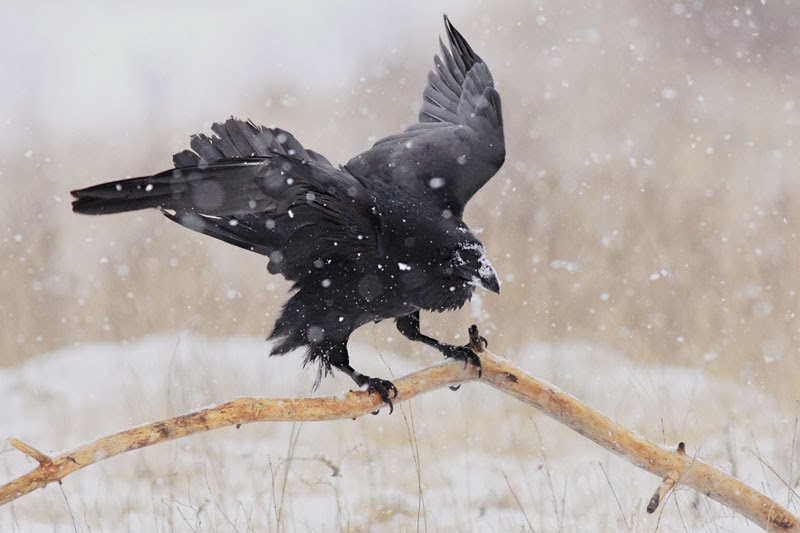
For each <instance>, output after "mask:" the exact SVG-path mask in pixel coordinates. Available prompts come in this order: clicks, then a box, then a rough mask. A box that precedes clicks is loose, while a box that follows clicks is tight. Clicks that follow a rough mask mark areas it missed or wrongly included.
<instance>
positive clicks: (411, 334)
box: [394, 311, 481, 376]
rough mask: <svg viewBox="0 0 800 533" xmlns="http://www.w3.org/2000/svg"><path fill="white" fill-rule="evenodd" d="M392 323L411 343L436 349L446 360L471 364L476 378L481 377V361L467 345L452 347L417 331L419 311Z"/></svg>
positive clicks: (396, 319)
mask: <svg viewBox="0 0 800 533" xmlns="http://www.w3.org/2000/svg"><path fill="white" fill-rule="evenodd" d="M394 321H395V324H396V325H397V330H398V331H399V332H400V333H402V334H403V335H405V336H406V337H408V338H409V339H411V340H412V341H419V342H422V343H424V344H427V345H428V346H430V347H432V348H436V349H437V350H439V351H440V352H442V353H443V354H444V356H445V357H447V358H452V359H458V360H459V361H464V365H466V364H467V363H472V364H473V365H475V366H476V367H478V376H480V375H481V359H480V357H478V355H477V354H476V353H475V352H474V351H473V350H472V348H470V346H469V344H467V345H466V346H454V345H452V344H447V343H446V342H441V341H438V340H436V339H434V338H433V337H428V336H427V335H423V334H422V332H421V331H420V330H419V311H415V312H414V313H411V314H410V315H405V316H401V317H398V318H395V319H394Z"/></svg>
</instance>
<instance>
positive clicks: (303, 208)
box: [72, 119, 378, 281]
mask: <svg viewBox="0 0 800 533" xmlns="http://www.w3.org/2000/svg"><path fill="white" fill-rule="evenodd" d="M212 130H213V131H214V132H215V133H216V134H217V135H215V136H212V137H208V136H205V135H196V136H193V137H192V142H191V147H192V149H193V151H188V150H186V151H183V152H180V153H178V154H175V156H174V158H173V159H174V161H175V166H176V168H174V169H171V170H167V171H165V172H161V173H159V174H156V175H154V176H147V177H141V178H130V179H125V180H119V181H114V182H109V183H104V184H101V185H96V186H94V187H89V188H86V189H82V190H79V191H73V192H72V194H73V196H75V198H76V200H75V201H74V202H73V210H74V211H76V212H79V213H86V214H108V213H117V212H122V211H132V210H136V209H144V208H148V207H155V208H158V209H160V210H161V211H162V212H163V213H164V215H166V216H167V217H168V218H169V219H170V220H172V221H174V222H177V223H178V224H181V225H182V226H185V227H187V228H189V229H192V230H194V231H198V232H200V233H204V234H206V235H210V236H212V237H215V238H217V239H220V240H223V241H225V242H228V243H230V244H234V245H236V246H239V247H242V248H245V249H248V250H251V251H253V252H256V253H259V254H262V255H265V256H267V257H269V260H270V261H269V270H270V272H272V273H280V274H283V275H284V276H285V277H286V278H287V279H289V280H293V281H295V280H297V279H299V278H300V277H302V276H303V275H304V274H307V273H308V272H309V271H311V270H313V269H315V268H316V269H322V268H324V267H325V266H326V265H327V264H330V263H333V262H335V263H341V262H352V261H354V260H356V258H358V257H359V255H360V254H364V253H371V252H374V251H375V250H376V249H377V246H378V244H377V238H376V230H375V221H374V217H375V215H374V213H373V209H372V208H373V200H372V196H371V194H370V193H369V191H368V190H367V189H366V188H365V187H364V185H363V184H362V183H361V182H360V181H359V180H357V179H356V178H355V177H353V176H352V175H350V174H348V173H347V172H345V171H342V170H340V169H337V168H334V167H333V166H332V165H331V164H330V163H329V162H328V160H327V159H325V158H324V157H322V156H321V155H319V154H317V153H316V152H313V151H311V150H307V149H305V148H304V147H303V146H302V145H301V144H300V143H299V142H298V141H297V140H296V139H295V138H294V137H293V136H292V135H291V134H289V133H288V132H285V131H283V130H279V129H270V128H264V127H258V126H255V125H254V124H252V123H251V122H243V121H240V120H236V119H229V120H228V121H227V122H225V123H224V124H214V126H212Z"/></svg>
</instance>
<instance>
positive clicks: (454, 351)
mask: <svg viewBox="0 0 800 533" xmlns="http://www.w3.org/2000/svg"><path fill="white" fill-rule="evenodd" d="M444 356H445V357H447V358H448V359H457V360H459V361H463V362H464V368H466V367H467V365H468V364H469V363H472V364H473V365H474V366H475V367H476V368H477V369H478V377H481V374H482V373H483V368H482V367H481V358H480V357H478V354H476V353H475V352H474V351H473V350H472V348H470V347H469V345H466V346H449V347H447V348H446V349H445V350H444Z"/></svg>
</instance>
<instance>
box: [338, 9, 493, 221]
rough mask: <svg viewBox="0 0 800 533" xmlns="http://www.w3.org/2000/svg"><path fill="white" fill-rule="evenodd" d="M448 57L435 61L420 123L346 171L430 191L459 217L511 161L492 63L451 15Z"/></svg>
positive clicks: (381, 144) (447, 23) (353, 162)
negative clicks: (462, 31)
mask: <svg viewBox="0 0 800 533" xmlns="http://www.w3.org/2000/svg"><path fill="white" fill-rule="evenodd" d="M444 23H445V27H446V29H447V36H448V40H449V43H450V47H449V49H448V48H446V47H445V46H444V44H443V43H442V42H441V40H440V41H439V44H440V47H441V51H442V55H441V57H440V56H438V55H437V56H435V57H434V64H435V68H434V70H432V71H431V72H430V73H429V74H428V85H427V87H425V91H424V93H423V102H422V109H421V110H420V113H419V123H417V124H415V125H413V126H411V127H410V128H408V129H407V130H406V131H404V132H403V133H400V134H398V135H392V136H390V137H386V138H384V139H381V140H379V141H378V142H377V143H375V145H374V146H373V147H372V148H370V149H369V150H367V151H366V152H364V153H362V154H360V155H358V156H356V157H354V158H353V159H351V160H350V161H349V162H348V163H347V165H345V167H346V168H347V170H349V171H350V172H352V173H353V174H355V175H357V176H363V177H366V178H370V179H392V180H398V181H400V182H403V184H404V185H406V186H410V187H426V188H428V189H430V190H431V193H432V194H434V195H437V196H438V197H439V198H440V199H441V201H442V203H443V205H445V206H446V207H448V208H449V209H450V210H451V211H453V212H454V213H458V214H460V213H461V212H462V211H463V209H464V206H465V205H466V203H467V201H468V200H469V199H470V198H471V197H472V195H473V194H475V192H477V191H478V189H480V188H481V187H482V186H483V184H484V183H486V182H487V181H488V180H489V178H491V177H492V176H494V174H495V173H496V172H497V171H498V170H499V169H500V167H501V166H502V164H503V161H504V160H505V142H504V139H503V117H502V112H501V108H500V95H499V94H498V92H497V91H496V90H495V88H494V81H493V80H492V75H491V73H490V72H489V67H487V66H486V63H484V62H483V60H482V59H481V58H480V57H479V56H478V55H477V54H476V53H475V52H474V51H473V50H472V48H471V47H470V45H469V44H468V43H467V41H466V40H465V39H464V37H463V36H462V35H461V34H460V33H459V32H458V31H457V30H456V29H455V28H454V27H453V25H452V24H450V20H449V19H448V18H447V16H446V15H445V17H444Z"/></svg>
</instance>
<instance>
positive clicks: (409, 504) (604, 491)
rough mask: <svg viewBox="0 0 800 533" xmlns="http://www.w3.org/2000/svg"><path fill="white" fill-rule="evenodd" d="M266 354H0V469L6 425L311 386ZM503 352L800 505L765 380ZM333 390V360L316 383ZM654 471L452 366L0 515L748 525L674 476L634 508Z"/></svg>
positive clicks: (78, 423) (158, 452) (286, 525)
mask: <svg viewBox="0 0 800 533" xmlns="http://www.w3.org/2000/svg"><path fill="white" fill-rule="evenodd" d="M266 353H267V345H266V344H265V343H264V341H262V340H260V339H249V338H238V339H231V340H226V341H220V340H209V339H203V338H199V337H194V336H191V335H189V334H181V333H164V334H161V335H158V336H153V337H150V338H147V339H144V340H142V341H140V342H136V343H130V344H98V345H91V346H84V347H79V348H68V349H63V350H60V351H57V352H54V353H51V354H48V355H45V356H41V357H38V358H35V359H32V360H30V361H28V362H27V363H25V364H24V365H22V366H20V367H18V368H11V369H6V370H2V371H0V398H2V399H3V409H2V410H0V438H2V439H3V444H1V445H0V482H5V481H8V480H10V479H12V478H13V477H15V476H17V475H20V474H22V473H24V472H26V471H27V470H29V469H30V468H32V467H33V466H34V463H33V462H32V461H31V460H29V459H28V458H26V457H24V456H23V455H22V454H20V453H19V452H17V451H16V450H13V449H12V448H11V447H10V446H9V445H8V444H7V443H6V442H5V439H6V438H7V437H15V438H18V439H20V440H22V441H24V442H26V443H28V444H31V445H32V446H34V447H37V448H39V449H41V450H43V451H46V452H57V451H63V450H66V449H70V448H73V447H76V446H78V445H80V444H81V443H84V442H86V441H90V440H93V439H95V438H98V437H101V436H104V435H106V434H108V433H112V432H114V431H117V430H120V429H124V428H126V427H129V426H131V425H135V424H140V423H144V422H148V421H153V420H156V419H160V418H162V417H166V416H170V415H175V414H180V413H182V412H185V411H188V410H190V409H193V408H196V407H201V406H205V405H208V404H211V403H218V402H222V401H225V400H228V399H232V398H234V397H237V396H246V395H256V396H270V397H273V396H276V397H279V396H295V395H308V394H310V393H311V391H310V384H311V382H312V381H313V376H312V374H311V371H303V370H302V369H301V365H300V362H299V357H298V356H288V357H283V358H268V357H266ZM424 355H430V358H431V359H430V360H431V361H433V360H435V358H436V355H435V354H433V353H430V354H428V353H427V352H424ZM503 355H505V356H506V357H508V358H509V359H511V360H512V361H514V362H515V363H516V364H518V365H519V366H521V367H523V368H524V369H525V370H527V371H529V372H531V373H534V374H535V375H537V376H539V377H542V378H545V379H548V380H550V381H552V382H554V383H555V384H557V385H559V386H560V387H562V388H563V389H565V390H567V391H569V392H571V393H573V394H575V395H576V396H578V397H579V398H581V399H582V400H584V401H586V402H588V403H589V404H590V405H592V406H594V407H596V408H598V409H600V410H601V411H603V412H605V413H606V414H608V415H610V416H612V417H614V418H615V419H617V420H618V421H620V422H621V423H623V424H625V425H627V426H628V427H630V428H632V429H635V430H636V431H638V432H640V433H642V434H644V435H646V436H648V437H649V438H651V439H653V440H656V441H658V442H665V443H667V444H670V445H674V444H675V443H677V442H678V441H679V440H683V441H685V442H686V443H687V451H688V452H689V453H691V454H697V455H698V456H699V457H701V458H702V459H704V460H706V461H708V462H710V463H712V464H715V465H717V466H718V467H721V468H722V469H724V470H726V471H729V472H733V473H734V474H735V475H736V476H737V477H740V478H742V479H743V480H745V481H746V482H747V483H749V484H751V485H753V486H755V487H757V488H759V489H760V490H762V491H764V492H766V493H767V494H768V495H770V496H772V497H774V498H776V499H777V501H778V502H780V503H782V504H784V505H787V504H788V506H789V509H790V510H792V511H793V512H797V511H798V498H797V497H796V496H793V497H789V496H788V491H787V489H786V486H785V485H784V484H783V483H782V482H781V481H780V479H779V478H778V477H777V476H776V475H775V473H777V474H778V475H780V477H781V478H783V479H791V482H794V477H796V476H797V471H798V470H800V468H798V467H797V465H796V464H795V465H793V464H792V461H793V459H792V457H793V456H792V453H791V447H792V445H793V443H794V440H795V435H796V432H797V428H796V422H795V417H796V413H794V412H782V411H781V410H780V408H779V407H778V405H777V404H776V403H775V402H774V401H773V400H772V399H771V398H769V397H768V395H767V394H765V393H763V392H759V391H757V390H750V389H749V388H745V389H744V390H743V389H742V388H741V387H740V386H739V385H737V384H734V383H731V382H726V381H722V380H720V379H717V378H714V377H712V376H709V375H707V374H705V373H703V372H696V371H690V370H687V369H682V368H677V367H668V366H667V367H665V366H659V367H650V366H642V365H636V364H633V363H630V362H628V361H626V360H625V359H623V358H621V357H619V356H618V355H616V354H614V353H610V352H608V351H606V350H604V349H601V348H598V347H596V346H590V345H582V344H575V343H571V344H567V343H564V344H556V345H552V344H537V345H531V346H529V347H528V348H527V349H526V350H524V351H523V352H522V353H519V354H503ZM352 360H353V362H354V365H355V366H356V368H359V369H363V370H364V371H365V372H367V373H370V372H371V373H373V374H374V375H379V376H383V377H389V376H391V375H395V376H398V375H401V374H404V373H406V372H409V371H411V370H414V369H416V368H418V365H417V363H412V362H411V361H409V360H408V359H403V358H402V357H399V356H395V355H392V354H386V353H384V354H382V358H381V357H378V356H377V355H376V350H375V348H374V347H373V346H369V345H355V346H353V348H352ZM349 388H351V382H350V381H349V379H348V378H346V377H337V378H336V379H328V380H327V381H326V382H325V383H324V384H323V386H322V388H321V390H320V391H318V392H317V393H315V394H332V393H336V392H338V391H341V390H347V389H349ZM794 455H795V456H797V455H800V454H797V453H795V454H794ZM795 462H796V461H795ZM772 470H774V472H775V473H773V472H772ZM658 481H659V480H658V479H657V478H656V477H654V476H652V475H650V474H648V473H646V472H643V471H641V470H639V469H637V468H636V467H634V466H632V465H630V464H628V463H626V462H624V461H622V460H620V459H618V458H616V457H615V456H613V455H612V454H610V453H609V452H607V451H605V450H603V449H601V448H599V447H597V446H595V445H594V444H592V443H590V442H588V441H586V440H585V439H583V438H582V437H581V436H579V435H577V434H575V433H572V432H570V431H569V430H566V429H564V428H562V427H560V426H559V425H558V424H556V423H554V422H552V421H550V420H549V419H546V418H545V417H543V416H541V415H539V414H537V413H536V412H535V411H533V410H531V409H529V408H527V407H526V406H523V405H522V404H520V403H518V402H517V401H515V400H513V399H512V398H510V397H507V396H504V395H502V394H501V393H499V392H497V391H495V390H493V389H491V388H489V387H486V386H484V385H482V384H466V385H464V386H463V387H462V388H461V390H459V391H458V392H451V391H449V390H446V389H445V390H442V391H437V392H434V393H431V394H428V395H424V396H422V397H419V398H416V399H413V400H411V401H410V402H407V403H403V404H400V405H398V406H397V408H396V410H395V413H394V414H393V415H392V416H389V415H388V414H387V413H386V411H385V410H383V411H381V413H380V414H379V415H378V416H366V417H363V418H361V419H358V420H355V421H352V420H342V421H333V422H321V423H305V424H291V423H278V424H255V425H249V426H243V427H242V428H240V429H239V430H236V429H233V428H230V429H223V430H217V431H213V432H210V433H206V434H201V435H199V436H193V437H189V438H186V439H183V440H179V441H174V442H169V443H165V444H160V445H157V446H154V447H152V448H148V449H144V450H140V451H135V452H132V453H128V454H123V455H121V456H118V457H115V458H112V459H109V460H106V461H104V462H101V463H99V464H97V465H94V466H90V467H88V468H86V469H84V470H82V471H79V472H77V473H75V474H72V475H71V476H69V477H67V478H66V479H65V480H64V483H63V486H58V485H57V484H55V485H50V486H48V487H47V488H46V489H44V490H39V491H36V492H34V493H31V494H29V495H27V496H24V497H22V498H20V499H19V500H17V501H15V502H14V503H12V504H9V505H6V506H4V507H1V508H0V531H2V532H6V531H9V532H10V531H75V530H77V531H194V530H197V531H275V530H285V531H339V530H351V531H378V530H381V531H386V530H425V531H455V530H458V531H521V530H528V529H533V530H535V531H558V530H560V531H595V530H597V531H620V530H623V531H624V530H632V531H655V530H658V531H686V530H689V531H750V530H753V529H755V526H753V525H752V524H749V523H748V522H746V521H745V520H744V519H743V518H741V517H740V516H738V515H736V514H734V513H733V512H732V511H730V510H728V509H725V508H723V507H721V506H719V505H718V504H716V503H715V502H713V501H711V500H709V499H707V498H705V497H704V496H701V495H698V494H696V493H695V492H694V491H691V490H689V489H683V488H678V490H677V491H675V493H674V494H673V495H671V496H670V498H669V500H668V501H667V502H666V504H665V505H662V508H661V509H660V510H659V511H658V512H657V513H656V514H655V515H648V514H646V512H645V506H646V504H647V500H648V499H649V497H650V495H651V494H652V492H653V491H654V489H655V488H656V486H657V485H658Z"/></svg>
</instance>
